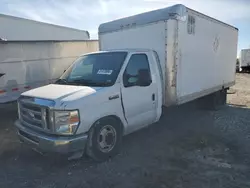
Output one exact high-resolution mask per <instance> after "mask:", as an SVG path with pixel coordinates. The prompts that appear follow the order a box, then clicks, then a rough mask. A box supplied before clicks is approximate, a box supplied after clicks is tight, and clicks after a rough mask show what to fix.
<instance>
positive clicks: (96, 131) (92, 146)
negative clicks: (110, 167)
mask: <svg viewBox="0 0 250 188" xmlns="http://www.w3.org/2000/svg"><path fill="white" fill-rule="evenodd" d="M122 128H123V126H122V124H121V122H120V121H119V120H117V119H115V118H113V117H106V118H102V119H100V120H98V121H97V122H95V124H94V125H93V126H92V127H91V129H90V131H89V137H88V142H87V147H86V154H87V155H88V156H89V157H91V158H92V159H94V160H95V161H106V160H108V159H109V158H112V157H114V156H115V155H117V154H118V153H119V151H120V148H121V144H122V136H123V129H122ZM104 135H106V136H104ZM114 135H115V136H114ZM105 145H108V146H106V147H105Z"/></svg>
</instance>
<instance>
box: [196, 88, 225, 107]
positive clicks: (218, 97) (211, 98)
mask: <svg viewBox="0 0 250 188" xmlns="http://www.w3.org/2000/svg"><path fill="white" fill-rule="evenodd" d="M226 102H227V90H226V89H222V90H220V91H217V92H215V93H212V94H210V95H207V96H205V97H202V98H200V99H199V100H198V105H199V107H200V108H202V109H205V110H219V109H220V107H222V106H224V105H225V104H226Z"/></svg>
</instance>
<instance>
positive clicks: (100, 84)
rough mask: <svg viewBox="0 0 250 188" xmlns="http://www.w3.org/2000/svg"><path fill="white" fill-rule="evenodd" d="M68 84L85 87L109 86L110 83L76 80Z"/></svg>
mask: <svg viewBox="0 0 250 188" xmlns="http://www.w3.org/2000/svg"><path fill="white" fill-rule="evenodd" d="M68 83H70V84H78V85H87V86H99V87H102V86H110V85H111V84H110V83H107V82H94V81H92V80H85V79H78V80H72V81H71V82H68Z"/></svg>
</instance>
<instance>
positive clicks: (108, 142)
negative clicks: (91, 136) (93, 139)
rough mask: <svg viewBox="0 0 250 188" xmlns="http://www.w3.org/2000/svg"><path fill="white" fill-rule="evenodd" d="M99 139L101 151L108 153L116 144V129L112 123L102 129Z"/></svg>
mask: <svg viewBox="0 0 250 188" xmlns="http://www.w3.org/2000/svg"><path fill="white" fill-rule="evenodd" d="M97 139H98V140H97V141H98V144H99V149H100V151H102V152H103V153H108V152H110V151H111V150H112V149H113V148H114V146H115V144H116V130H115V129H114V127H113V126H111V125H105V126H104V127H102V129H101V130H100V132H99V135H98V138H97Z"/></svg>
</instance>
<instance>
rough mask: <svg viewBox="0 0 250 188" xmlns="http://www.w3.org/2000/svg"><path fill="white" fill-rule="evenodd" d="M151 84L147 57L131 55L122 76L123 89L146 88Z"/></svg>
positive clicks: (144, 55)
mask: <svg viewBox="0 0 250 188" xmlns="http://www.w3.org/2000/svg"><path fill="white" fill-rule="evenodd" d="M151 83H152V80H151V73H150V68H149V62H148V57H147V55H146V54H134V55H132V56H131V57H130V60H129V62H128V65H127V67H126V70H125V72H124V74H123V84H124V87H133V86H141V87H146V86H149V85H150V84H151Z"/></svg>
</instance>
